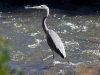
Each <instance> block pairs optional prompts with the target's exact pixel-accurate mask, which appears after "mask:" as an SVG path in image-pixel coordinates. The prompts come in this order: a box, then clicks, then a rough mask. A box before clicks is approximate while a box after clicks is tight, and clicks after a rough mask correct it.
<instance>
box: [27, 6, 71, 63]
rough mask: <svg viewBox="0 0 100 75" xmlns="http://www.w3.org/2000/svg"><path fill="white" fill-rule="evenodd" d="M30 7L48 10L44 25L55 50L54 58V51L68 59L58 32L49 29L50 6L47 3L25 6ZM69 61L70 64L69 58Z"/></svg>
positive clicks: (52, 48)
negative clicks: (47, 20) (47, 23)
mask: <svg viewBox="0 0 100 75" xmlns="http://www.w3.org/2000/svg"><path fill="white" fill-rule="evenodd" d="M29 8H33V9H44V10H46V12H47V14H46V16H44V17H43V19H42V27H43V30H44V32H45V34H46V37H47V42H48V45H49V46H50V48H51V50H52V52H53V60H54V61H55V57H54V51H55V52H56V53H57V54H59V55H60V56H61V57H62V58H64V59H67V57H66V53H65V48H64V45H63V43H62V41H61V39H60V37H59V36H58V34H57V33H56V32H54V31H53V30H51V29H48V27H47V26H46V19H47V17H48V16H49V8H48V7H47V6H46V5H40V6H34V7H28V6H26V7H25V9H29ZM67 61H68V63H69V64H71V62H70V61H69V60H68V59H67Z"/></svg>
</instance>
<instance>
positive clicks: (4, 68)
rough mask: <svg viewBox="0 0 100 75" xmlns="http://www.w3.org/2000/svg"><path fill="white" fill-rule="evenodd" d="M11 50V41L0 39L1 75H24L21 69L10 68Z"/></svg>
mask: <svg viewBox="0 0 100 75" xmlns="http://www.w3.org/2000/svg"><path fill="white" fill-rule="evenodd" d="M9 50H12V48H11V46H9V41H8V40H4V39H3V38H0V75H13V74H16V75H23V72H22V70H21V68H20V67H15V68H13V69H11V67H9V66H8V62H9V61H10V56H9Z"/></svg>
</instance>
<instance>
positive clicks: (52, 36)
mask: <svg viewBox="0 0 100 75" xmlns="http://www.w3.org/2000/svg"><path fill="white" fill-rule="evenodd" d="M47 42H48V45H49V46H50V47H51V49H52V50H54V51H55V52H56V53H57V54H59V55H60V56H61V57H62V58H66V53H65V49H64V45H63V43H62V41H61V39H60V37H59V36H58V35H57V33H55V32H54V31H53V30H48V31H47Z"/></svg>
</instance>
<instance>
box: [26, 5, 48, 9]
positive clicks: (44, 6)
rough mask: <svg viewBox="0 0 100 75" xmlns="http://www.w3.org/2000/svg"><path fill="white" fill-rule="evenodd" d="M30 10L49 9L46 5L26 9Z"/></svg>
mask: <svg viewBox="0 0 100 75" xmlns="http://www.w3.org/2000/svg"><path fill="white" fill-rule="evenodd" d="M29 8H33V9H48V7H47V6H46V5H40V6H33V7H29V6H25V9H29Z"/></svg>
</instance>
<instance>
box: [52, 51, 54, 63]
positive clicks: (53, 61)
mask: <svg viewBox="0 0 100 75" xmlns="http://www.w3.org/2000/svg"><path fill="white" fill-rule="evenodd" d="M52 53H53V62H55V55H54V50H52Z"/></svg>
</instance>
